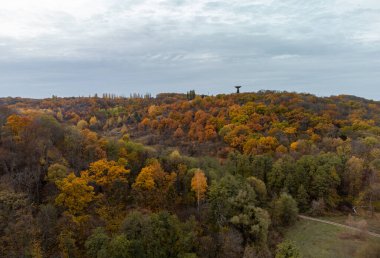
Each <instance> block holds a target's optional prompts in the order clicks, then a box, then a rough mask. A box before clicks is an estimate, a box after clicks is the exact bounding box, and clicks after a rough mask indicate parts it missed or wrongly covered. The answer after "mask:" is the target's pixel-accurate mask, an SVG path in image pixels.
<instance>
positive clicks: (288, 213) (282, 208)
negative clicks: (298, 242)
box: [273, 193, 298, 227]
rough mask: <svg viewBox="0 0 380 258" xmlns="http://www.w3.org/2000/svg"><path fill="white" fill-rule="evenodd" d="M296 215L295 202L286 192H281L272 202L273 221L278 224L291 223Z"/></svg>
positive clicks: (287, 224)
mask: <svg viewBox="0 0 380 258" xmlns="http://www.w3.org/2000/svg"><path fill="white" fill-rule="evenodd" d="M297 216H298V208H297V202H296V201H295V200H294V199H293V198H292V196H290V195H289V194H287V193H282V194H281V195H280V197H279V198H278V199H277V200H276V201H275V202H274V207H273V221H274V224H276V225H279V226H285V227H286V226H291V225H293V224H294V223H295V222H296V220H297Z"/></svg>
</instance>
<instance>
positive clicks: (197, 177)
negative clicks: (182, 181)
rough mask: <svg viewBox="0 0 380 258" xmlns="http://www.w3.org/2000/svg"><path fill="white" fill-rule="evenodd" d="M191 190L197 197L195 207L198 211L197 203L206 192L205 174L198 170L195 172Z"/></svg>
mask: <svg viewBox="0 0 380 258" xmlns="http://www.w3.org/2000/svg"><path fill="white" fill-rule="evenodd" d="M191 190H192V191H193V192H195V194H196V196H197V207H198V211H199V203H200V201H201V200H203V199H204V198H205V193H206V191H207V178H206V176H205V173H204V172H203V171H202V170H200V169H197V170H196V171H195V173H194V176H193V179H191Z"/></svg>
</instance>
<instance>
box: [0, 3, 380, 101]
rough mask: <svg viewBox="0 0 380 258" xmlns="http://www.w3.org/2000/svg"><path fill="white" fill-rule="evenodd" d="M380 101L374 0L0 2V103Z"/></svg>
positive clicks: (379, 37)
mask: <svg viewBox="0 0 380 258" xmlns="http://www.w3.org/2000/svg"><path fill="white" fill-rule="evenodd" d="M235 85H242V86H243V87H242V91H258V90H262V89H267V90H286V91H296V92H308V93H313V94H316V95H319V96H329V95H338V94H350V95H357V96H361V97H365V98H369V99H375V100H380V1H379V0H312V1H301V0H221V1H208V0H149V1H144V0H140V1H136V0H64V1H63V0H59V1H58V0H33V1H31V0H0V96H1V97H4V96H13V97H15V96H21V97H32V98H44V97H50V96H51V95H53V94H54V95H58V96H87V95H89V94H94V93H99V94H101V93H114V94H118V95H125V96H129V94H130V93H142V94H144V93H151V94H156V93H160V92H186V91H188V90H191V89H194V90H196V92H198V93H202V94H217V93H230V92H234V91H235V89H234V87H233V86H235Z"/></svg>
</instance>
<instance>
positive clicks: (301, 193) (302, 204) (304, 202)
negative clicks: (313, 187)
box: [296, 185, 309, 212]
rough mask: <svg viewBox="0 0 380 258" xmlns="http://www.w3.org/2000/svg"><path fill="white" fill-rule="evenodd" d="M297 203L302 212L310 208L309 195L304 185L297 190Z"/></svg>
mask: <svg viewBox="0 0 380 258" xmlns="http://www.w3.org/2000/svg"><path fill="white" fill-rule="evenodd" d="M296 200H297V204H298V207H299V209H300V211H301V212H305V211H307V209H308V208H309V195H308V194H307V191H306V189H305V187H304V186H303V185H300V186H299V187H298V191H297V198H296Z"/></svg>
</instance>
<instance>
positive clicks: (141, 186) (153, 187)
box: [132, 160, 177, 209]
mask: <svg viewBox="0 0 380 258" xmlns="http://www.w3.org/2000/svg"><path fill="white" fill-rule="evenodd" d="M176 177H177V175H176V174H175V173H174V172H172V173H166V172H165V171H164V170H163V169H162V167H161V164H160V163H159V162H158V161H157V160H151V161H150V164H149V165H147V166H146V167H144V168H143V169H142V170H141V171H140V173H139V174H138V176H137V177H136V180H135V182H134V184H133V185H132V189H133V190H134V193H135V194H136V199H137V200H138V201H139V202H140V203H141V204H144V205H146V206H148V207H151V208H154V209H156V208H162V207H163V206H164V205H172V204H173V200H172V199H171V198H170V196H169V193H170V192H171V191H174V188H173V185H174V182H175V181H176Z"/></svg>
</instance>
